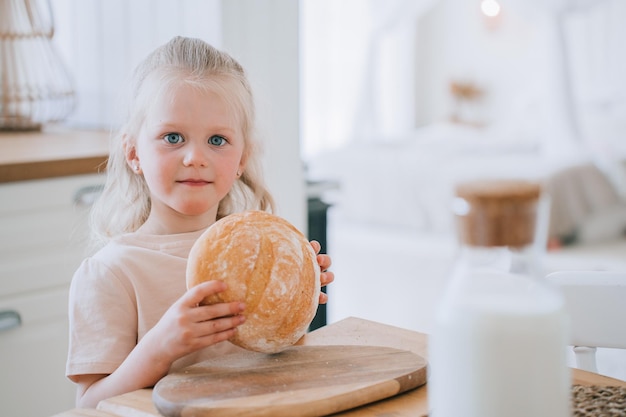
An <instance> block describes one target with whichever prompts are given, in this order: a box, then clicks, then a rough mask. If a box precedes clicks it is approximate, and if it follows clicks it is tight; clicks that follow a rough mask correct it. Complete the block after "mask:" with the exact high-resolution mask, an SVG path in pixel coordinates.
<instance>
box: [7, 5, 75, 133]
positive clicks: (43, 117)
mask: <svg viewBox="0 0 626 417" xmlns="http://www.w3.org/2000/svg"><path fill="white" fill-rule="evenodd" d="M53 34H54V23H53V18H52V9H51V7H50V2H49V1H48V0H44V1H38V0H0V129H2V130H37V129H41V127H42V125H43V124H45V123H49V122H58V121H61V120H63V119H65V118H66V117H67V116H69V115H70V114H71V112H72V111H73V110H74V106H75V102H76V97H75V92H74V89H73V85H72V80H71V78H70V75H69V73H68V71H67V69H66V68H65V66H64V64H63V62H62V61H61V59H60V57H59V56H58V54H57V53H56V51H55V48H54V45H53V43H52V36H53Z"/></svg>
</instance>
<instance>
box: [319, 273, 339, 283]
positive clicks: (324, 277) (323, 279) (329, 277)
mask: <svg viewBox="0 0 626 417" xmlns="http://www.w3.org/2000/svg"><path fill="white" fill-rule="evenodd" d="M334 280H335V273H334V272H333V271H326V272H322V273H321V274H320V284H321V285H322V287H325V286H326V285H328V284H330V283H331V282H333V281H334Z"/></svg>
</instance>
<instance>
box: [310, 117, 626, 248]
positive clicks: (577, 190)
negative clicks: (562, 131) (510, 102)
mask: <svg viewBox="0 0 626 417" xmlns="http://www.w3.org/2000/svg"><path fill="white" fill-rule="evenodd" d="M307 168H308V176H309V178H310V179H312V180H333V181H337V182H338V183H339V189H338V190H337V191H336V192H335V193H334V194H333V195H331V196H327V197H328V198H330V199H331V200H332V203H333V205H334V206H335V207H336V208H337V212H338V213H339V216H340V219H341V221H345V222H349V223H351V224H364V225H369V226H376V227H384V228H387V229H400V230H403V231H407V230H410V231H414V232H416V233H417V232H424V233H429V234H432V233H435V234H440V233H443V234H449V233H451V232H452V231H453V218H452V216H451V212H450V207H451V200H452V198H453V190H454V185H455V184H456V183H457V182H459V181H463V180H468V179H475V178H525V179H533V180H541V181H544V182H545V183H546V184H547V186H548V188H549V189H550V194H551V197H552V204H551V216H550V232H549V233H550V237H551V238H552V239H554V240H558V241H559V242H562V243H565V244H567V243H572V242H574V241H598V240H602V239H607V238H616V237H619V236H620V235H622V234H623V233H624V230H626V204H625V203H624V201H623V200H622V198H621V197H620V193H619V190H618V189H616V184H615V183H614V182H612V181H611V178H609V177H608V176H607V175H605V173H604V172H602V171H601V170H599V169H598V168H597V167H596V166H595V165H594V164H593V163H591V162H590V161H589V160H588V159H587V156H584V155H583V156H578V157H569V158H564V157H558V158H554V157H552V158H550V157H546V156H544V155H542V153H541V151H540V146H539V143H538V141H537V140H534V139H533V138H532V137H529V136H527V135H521V134H520V135H515V134H512V133H511V132H507V131H504V130H501V129H479V128H472V127H465V126H461V125H450V124H441V125H432V126H428V127H425V128H421V129H418V130H416V131H415V132H413V133H411V134H410V135H406V136H405V137H403V138H399V139H395V140H389V141H385V142H381V141H378V142H373V141H369V142H368V141H366V142H363V143H359V144H350V145H347V146H345V147H343V148H340V149H337V150H334V151H330V152H327V153H324V154H321V155H318V156H317V157H316V158H314V159H312V160H311V161H309V163H308V167H307Z"/></svg>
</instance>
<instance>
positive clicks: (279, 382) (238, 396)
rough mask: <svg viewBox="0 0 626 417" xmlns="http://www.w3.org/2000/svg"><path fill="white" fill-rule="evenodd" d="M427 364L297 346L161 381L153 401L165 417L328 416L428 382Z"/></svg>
mask: <svg viewBox="0 0 626 417" xmlns="http://www.w3.org/2000/svg"><path fill="white" fill-rule="evenodd" d="M426 365H427V364H426V360H425V359H424V358H422V357H421V356H419V355H416V354H415V353H412V352H409V351H406V350H399V349H393V348H387V347H379V346H292V347H290V348H288V349H287V350H285V351H283V352H281V353H277V354H272V355H268V354H263V353H256V352H242V353H236V354H231V355H226V356H222V357H220V358H216V359H212V360H208V361H204V362H201V363H198V364H196V365H193V366H190V367H188V368H185V369H184V370H182V371H180V372H177V373H172V374H169V375H167V376H166V377H164V378H163V379H161V380H160V381H159V382H158V383H157V385H156V386H155V387H154V390H153V394H152V400H153V401H154V404H155V406H156V408H157V409H158V410H159V412H160V413H162V414H163V415H164V416H168V417H174V416H177V417H178V416H197V417H202V416H267V417H283V416H284V417H293V416H309V417H315V416H324V415H328V414H332V413H336V412H339V411H342V410H347V409H350V408H353V407H357V406H359V405H363V404H367V403H370V402H373V401H377V400H381V399H383V398H387V397H391V396H393V395H396V394H399V393H401V392H404V391H407V390H410V389H413V388H416V387H418V386H420V385H423V384H425V383H426Z"/></svg>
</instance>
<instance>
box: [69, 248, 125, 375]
mask: <svg viewBox="0 0 626 417" xmlns="http://www.w3.org/2000/svg"><path fill="white" fill-rule="evenodd" d="M133 293H134V292H133V289H132V285H131V284H130V283H128V281H125V280H124V279H123V277H119V276H117V275H116V274H115V272H114V271H113V270H111V269H110V268H109V267H107V266H106V265H105V264H104V263H103V262H101V261H100V260H98V259H96V258H88V259H86V260H84V261H83V262H82V264H81V265H80V267H79V268H78V270H77V271H76V273H75V274H74V277H73V279H72V283H71V285H70V293H69V329H70V337H69V350H68V359H67V364H66V375H67V376H68V377H69V378H70V379H72V377H73V376H75V375H87V374H110V373H112V372H113V371H115V370H116V369H117V368H118V366H119V365H120V364H121V363H122V362H123V361H124V359H125V358H126V357H127V356H128V354H129V353H130V352H131V351H132V350H133V348H134V347H135V345H136V344H137V307H136V305H135V303H136V301H135V297H134V295H133Z"/></svg>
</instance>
